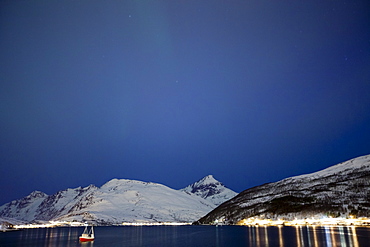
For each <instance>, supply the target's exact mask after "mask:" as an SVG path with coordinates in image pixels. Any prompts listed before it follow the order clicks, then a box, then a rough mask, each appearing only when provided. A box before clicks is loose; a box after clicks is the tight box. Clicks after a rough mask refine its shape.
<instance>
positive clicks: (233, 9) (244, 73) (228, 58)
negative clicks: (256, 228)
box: [0, 0, 370, 204]
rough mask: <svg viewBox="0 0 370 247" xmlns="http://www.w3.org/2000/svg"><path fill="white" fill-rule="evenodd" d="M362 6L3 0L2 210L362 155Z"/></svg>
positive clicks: (297, 170)
mask: <svg viewBox="0 0 370 247" xmlns="http://www.w3.org/2000/svg"><path fill="white" fill-rule="evenodd" d="M369 13H370V2H369V1H367V0H364V1H323V0H319V1H305V0H298V1H275V0H270V1H264V0H262V1H261V0H248V1H213V0H212V1H198V0H197V1H172V0H168V1H129V0H127V1H118V0H117V1H97V0H92V1H63V0H58V1H53V0H45V1H33V0H29V1H15V0H11V1H1V2H0V100H1V101H0V102H1V104H0V137H1V138H0V164H1V167H0V174H1V179H0V191H1V192H0V193H1V194H0V195H1V196H0V204H3V203H6V202H9V201H10V200H13V199H18V198H21V197H23V196H26V195H28V194H29V193H30V192H32V191H33V190H41V191H44V192H45V193H48V194H52V193H55V192H56V191H58V190H61V189H65V188H68V187H69V188H74V187H78V186H87V185H89V184H95V185H97V186H101V185H102V184H103V183H105V182H107V181H108V180H110V179H112V178H128V179H138V180H143V181H153V182H159V183H163V184H165V185H167V186H170V187H172V188H176V189H179V188H182V187H185V186H187V185H188V184H190V183H192V182H195V181H196V180H198V179H200V178H202V177H203V176H206V175H208V174H213V175H214V176H215V178H216V179H218V180H220V181H221V182H223V183H224V184H225V185H227V186H228V187H230V188H231V189H233V190H235V191H237V192H240V191H242V190H244V189H247V188H250V187H252V186H256V185H260V184H263V183H266V182H273V181H277V180H280V179H283V178H285V177H288V176H293V175H299V174H303V173H310V172H314V171H317V170H320V169H323V168H326V167H328V166H330V165H334V164H337V163H339V162H342V161H345V160H348V159H351V158H354V157H357V156H361V155H365V154H369V153H370V15H369Z"/></svg>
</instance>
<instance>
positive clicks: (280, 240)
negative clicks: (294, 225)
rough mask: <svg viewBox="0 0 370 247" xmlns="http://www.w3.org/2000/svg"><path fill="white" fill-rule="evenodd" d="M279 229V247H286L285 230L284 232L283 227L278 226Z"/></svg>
mask: <svg viewBox="0 0 370 247" xmlns="http://www.w3.org/2000/svg"><path fill="white" fill-rule="evenodd" d="M278 227H279V247H284V238H283V230H282V228H283V227H282V226H278Z"/></svg>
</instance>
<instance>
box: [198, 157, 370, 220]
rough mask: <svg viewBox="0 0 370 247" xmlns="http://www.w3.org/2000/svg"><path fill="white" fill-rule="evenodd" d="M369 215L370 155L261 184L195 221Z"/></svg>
mask: <svg viewBox="0 0 370 247" xmlns="http://www.w3.org/2000/svg"><path fill="white" fill-rule="evenodd" d="M351 215H353V216H358V217H361V216H364V217H369V216H370V155H366V156H362V157H358V158H355V159H352V160H349V161H346V162H343V163H340V164H338V165H334V166H331V167H329V168H327V169H324V170H321V171H318V172H315V173H311V174H305V175H301V176H295V177H290V178H286V179H283V180H281V181H278V182H275V183H268V184H263V185H260V186H256V187H253V188H250V189H247V190H245V191H243V192H241V193H239V194H238V195H237V196H236V197H234V198H233V199H231V200H229V201H227V202H225V203H223V204H222V205H220V206H219V207H217V208H215V209H214V210H213V211H211V212H210V213H209V214H207V215H206V216H204V217H203V218H201V219H200V220H198V221H197V222H196V223H199V224H208V223H211V222H214V221H215V220H216V219H217V220H220V219H224V220H226V223H227V224H235V223H237V222H238V221H240V220H242V219H247V218H250V217H258V218H268V219H279V218H285V219H287V220H291V219H294V218H301V219H304V218H310V217H322V216H333V217H338V216H342V217H348V216H351Z"/></svg>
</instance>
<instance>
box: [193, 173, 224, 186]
mask: <svg viewBox="0 0 370 247" xmlns="http://www.w3.org/2000/svg"><path fill="white" fill-rule="evenodd" d="M196 183H197V184H216V183H220V182H219V181H217V180H216V179H215V178H214V177H213V175H208V176H205V177H204V178H202V179H201V180H199V181H198V182H196Z"/></svg>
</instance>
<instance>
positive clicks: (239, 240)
mask: <svg viewBox="0 0 370 247" xmlns="http://www.w3.org/2000/svg"><path fill="white" fill-rule="evenodd" d="M94 230H95V241H93V242H89V243H80V242H79V241H78V237H79V235H80V234H81V233H82V232H83V228H80V227H65V228H44V229H26V230H21V231H13V232H0V246H1V247H10V246H32V247H35V246H37V247H54V246H63V247H72V246H73V247H74V246H85V247H101V246H110V247H113V246H126V247H130V246H172V247H183V246H187V247H189V246H233V247H235V246H256V247H257V246H261V247H262V246H269V247H274V246H284V247H285V246H295V247H308V246H320V247H321V246H328V247H331V246H333V247H334V246H340V247H341V246H343V247H344V246H345V247H358V246H370V228H366V227H306V226H304V227H273V226H271V227H247V226H219V227H215V226H122V227H95V228H94Z"/></svg>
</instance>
